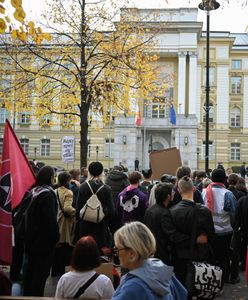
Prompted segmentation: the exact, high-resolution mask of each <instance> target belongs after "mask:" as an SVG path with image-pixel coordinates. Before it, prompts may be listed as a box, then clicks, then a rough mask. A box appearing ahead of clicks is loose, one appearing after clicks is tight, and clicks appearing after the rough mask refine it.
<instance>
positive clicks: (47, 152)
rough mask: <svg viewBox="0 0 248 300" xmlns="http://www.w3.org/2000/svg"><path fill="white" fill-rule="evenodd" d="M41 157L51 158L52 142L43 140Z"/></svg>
mask: <svg viewBox="0 0 248 300" xmlns="http://www.w3.org/2000/svg"><path fill="white" fill-rule="evenodd" d="M41 156H50V140H49V139H42V140H41Z"/></svg>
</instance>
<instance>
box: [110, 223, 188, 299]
mask: <svg viewBox="0 0 248 300" xmlns="http://www.w3.org/2000/svg"><path fill="white" fill-rule="evenodd" d="M114 240H115V245H116V251H117V253H118V255H119V259H120V264H121V266H122V267H123V268H127V269H128V270H129V272H128V273H127V274H126V275H125V276H123V277H122V280H121V283H120V285H119V287H118V288H117V290H116V291H115V293H114V296H113V298H112V299H113V300H126V299H132V300H140V299H142V300H152V299H153V300H158V299H161V300H173V299H175V298H174V297H173V294H172V292H171V291H172V290H173V288H175V285H174V282H176V283H177V285H178V287H179V288H180V289H181V291H182V292H181V297H180V299H181V300H186V299H187V293H186V292H185V290H184V289H183V288H182V287H181V285H180V284H179V282H178V281H177V280H176V278H175V277H173V268H172V267H169V266H166V265H164V264H163V263H162V261H161V260H159V259H155V258H151V257H152V256H153V254H154V253H155V250H156V242H155V238H154V236H153V235H152V233H151V231H150V230H149V229H148V228H147V227H146V226H145V225H144V224H142V223H140V222H131V223H128V224H125V225H124V226H123V227H121V228H120V229H119V230H118V231H117V232H116V233H115V236H114ZM178 292H179V291H178Z"/></svg>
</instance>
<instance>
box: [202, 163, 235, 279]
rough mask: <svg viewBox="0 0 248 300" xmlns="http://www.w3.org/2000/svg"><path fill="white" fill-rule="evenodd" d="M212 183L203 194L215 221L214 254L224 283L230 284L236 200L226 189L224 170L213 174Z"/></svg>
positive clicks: (217, 170)
mask: <svg viewBox="0 0 248 300" xmlns="http://www.w3.org/2000/svg"><path fill="white" fill-rule="evenodd" d="M212 181H213V182H212V183H211V184H209V185H208V187H207V189H206V190H205V191H203V192H202V195H203V199H204V202H205V204H206V206H207V207H208V208H209V209H210V210H211V212H212V215H213V221H214V228H215V237H214V247H213V249H214V254H215V257H216V260H217V263H218V265H219V266H220V267H221V268H222V270H223V280H224V282H229V265H230V250H229V249H230V242H231V238H232V233H233V228H232V224H233V222H234V216H235V209H236V199H235V196H234V195H233V193H232V192H230V191H228V190H227V189H226V188H225V185H224V183H225V181H226V174H225V170H223V169H215V170H213V172H212Z"/></svg>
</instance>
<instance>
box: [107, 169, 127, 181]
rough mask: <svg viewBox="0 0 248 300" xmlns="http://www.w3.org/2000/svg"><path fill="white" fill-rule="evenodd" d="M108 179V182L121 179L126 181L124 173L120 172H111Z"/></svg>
mask: <svg viewBox="0 0 248 300" xmlns="http://www.w3.org/2000/svg"><path fill="white" fill-rule="evenodd" d="M108 178H109V179H110V180H113V181H120V180H123V179H127V175H126V174H125V173H123V172H121V171H118V170H112V171H111V172H110V173H109V176H108Z"/></svg>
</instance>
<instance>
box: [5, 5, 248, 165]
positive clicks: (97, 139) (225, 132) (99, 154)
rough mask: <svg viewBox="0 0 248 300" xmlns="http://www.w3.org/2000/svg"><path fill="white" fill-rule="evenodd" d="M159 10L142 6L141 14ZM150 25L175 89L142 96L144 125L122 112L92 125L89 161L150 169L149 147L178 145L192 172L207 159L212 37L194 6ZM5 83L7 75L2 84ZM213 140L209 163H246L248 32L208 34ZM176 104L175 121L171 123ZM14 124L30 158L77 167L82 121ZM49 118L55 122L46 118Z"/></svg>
mask: <svg viewBox="0 0 248 300" xmlns="http://www.w3.org/2000/svg"><path fill="white" fill-rule="evenodd" d="M154 11H155V10H151V9H140V10H139V14H140V15H146V14H150V13H154ZM157 15H158V17H157V19H156V20H154V21H153V22H149V24H143V26H146V27H147V28H148V29H150V28H154V27H157V28H159V29H160V30H159V34H158V36H157V43H156V47H155V48H154V50H153V51H154V54H157V55H158V56H159V64H160V67H161V70H162V71H161V77H162V78H165V80H166V78H167V77H173V78H174V79H173V81H172V83H171V86H170V88H169V90H167V91H165V95H164V97H162V98H161V99H158V100H157V101H156V102H152V103H150V102H146V100H145V99H139V109H140V112H141V125H140V126H137V125H136V124H135V117H124V116H118V117H115V118H114V119H113V120H110V122H109V124H108V126H106V125H105V126H103V125H102V124H101V122H99V123H98V125H94V124H92V126H91V127H90V129H89V135H88V141H89V146H88V160H89V162H90V161H93V160H100V161H102V162H103V164H104V166H105V167H112V166H113V165H115V164H119V163H120V162H121V163H122V164H124V165H125V166H126V167H127V168H128V169H129V170H132V169H134V161H135V159H138V160H139V162H140V168H148V167H149V152H150V151H153V150H160V149H164V148H170V147H177V148H178V149H179V150H180V153H181V158H182V163H183V164H184V165H188V166H189V167H190V168H191V169H192V170H195V169H201V170H203V169H204V160H205V111H204V105H205V65H206V37H205V32H202V23H201V22H197V9H196V8H181V9H164V10H163V9H159V10H158V14H157ZM3 84H4V82H3V79H2V85H3ZM210 87H211V90H210V139H209V140H210V142H209V152H210V157H209V167H210V168H214V167H215V166H216V165H217V163H218V162H222V163H223V164H224V166H225V167H227V166H234V165H235V166H236V165H240V164H241V163H242V161H248V139H247V134H248V114H247V113H245V112H246V111H247V110H248V34H247V33H242V34H232V33H230V32H211V33H210ZM168 101H169V103H172V104H173V107H174V109H175V113H176V124H171V122H170V107H169V106H168V105H167V102H168ZM8 116H9V113H8V111H7V109H6V108H4V107H2V108H0V153H1V151H2V144H3V126H4V122H5V118H6V117H8ZM10 119H11V122H12V123H13V124H14V126H15V131H16V133H17V135H18V137H19V139H20V142H21V145H22V147H23V149H24V151H25V153H26V154H27V156H28V158H29V159H36V160H38V161H43V162H45V163H47V164H51V165H53V166H63V167H67V168H72V167H79V126H78V125H77V124H76V125H75V126H73V127H72V128H71V129H68V128H65V127H63V126H58V125H54V126H51V127H48V126H44V125H43V126H40V124H39V123H38V122H37V121H36V120H35V119H34V118H33V117H32V116H31V115H29V114H26V113H25V112H23V113H22V112H20V113H18V114H15V115H13V114H12V115H10ZM47 122H49V120H47ZM64 136H74V137H75V140H76V143H75V162H74V163H70V164H64V163H63V162H62V161H61V141H62V138H63V137H64Z"/></svg>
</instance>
